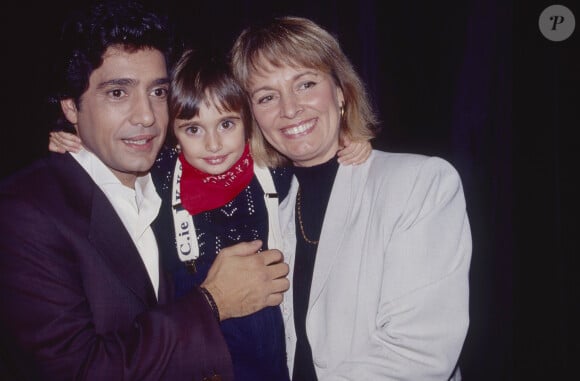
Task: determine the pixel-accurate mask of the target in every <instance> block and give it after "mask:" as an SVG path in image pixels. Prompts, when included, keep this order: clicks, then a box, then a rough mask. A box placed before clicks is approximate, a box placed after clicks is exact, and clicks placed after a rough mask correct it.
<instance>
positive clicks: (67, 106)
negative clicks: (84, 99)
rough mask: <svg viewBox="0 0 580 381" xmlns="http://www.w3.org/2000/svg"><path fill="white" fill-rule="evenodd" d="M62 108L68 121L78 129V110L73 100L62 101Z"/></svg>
mask: <svg viewBox="0 0 580 381" xmlns="http://www.w3.org/2000/svg"><path fill="white" fill-rule="evenodd" d="M60 108H61V109H62V112H63V114H64V116H65V117H66V119H67V120H68V121H69V122H71V123H72V124H74V125H75V127H76V124H77V121H78V115H77V114H78V110H77V105H76V104H75V102H74V100H73V99H72V98H67V99H63V100H62V101H60Z"/></svg>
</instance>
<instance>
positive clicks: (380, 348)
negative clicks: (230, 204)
mask: <svg viewBox="0 0 580 381" xmlns="http://www.w3.org/2000/svg"><path fill="white" fill-rule="evenodd" d="M297 189H298V182H297V180H296V178H294V179H293V181H292V185H291V188H290V192H289V194H288V197H287V198H286V199H285V200H284V201H283V202H282V203H281V205H280V222H281V227H282V236H283V239H284V246H283V250H284V251H283V252H284V254H285V258H286V260H287V262H288V263H289V265H290V274H289V279H290V281H292V277H293V269H294V266H293V264H294V255H295V248H296V229H295V219H294V206H295V200H296V193H297ZM470 259H471V233H470V228H469V221H468V218H467V213H466V206H465V199H464V195H463V190H462V185H461V180H460V178H459V175H458V174H457V172H456V170H455V169H454V168H453V167H452V166H451V165H450V164H449V163H448V162H446V161H444V160H443V159H440V158H437V157H426V156H421V155H413V154H395V153H386V152H381V151H376V150H375V151H373V153H372V154H371V156H370V157H369V159H368V160H367V161H366V162H365V163H364V164H362V165H359V166H340V167H339V169H338V173H337V175H336V179H335V182H334V185H333V188H332V193H331V195H330V200H329V203H328V208H327V211H326V216H325V218H324V223H323V226H322V233H321V236H320V243H319V245H318V251H317V253H316V262H315V265H314V275H313V280H312V287H311V291H310V302H309V305H308V312H307V316H306V331H307V335H308V340H309V342H310V346H311V348H312V355H313V359H314V366H315V369H316V373H317V375H318V379H319V380H320V381H327V380H343V381H344V380H357V381H361V380H370V381H377V380H409V381H431V380H438V381H441V380H448V379H449V377H450V375H451V374H452V372H453V369H454V367H455V366H456V364H457V360H458V357H459V353H460V351H461V348H462V346H463V342H464V339H465V336H466V333H467V328H468V325H469V314H468V299H469V285H468V272H469V264H470ZM292 307H293V302H292V287H291V288H290V290H289V291H288V292H287V293H286V294H285V300H284V302H283V304H282V311H283V314H284V318H285V327H286V345H287V347H286V349H287V351H288V366H289V369H290V372H292V369H293V364H294V351H295V348H296V334H295V329H294V313H293V310H292ZM460 378H461V376H460V374H459V372H457V374H456V376H455V378H454V380H459V379H460Z"/></svg>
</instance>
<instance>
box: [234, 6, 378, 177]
mask: <svg viewBox="0 0 580 381" xmlns="http://www.w3.org/2000/svg"><path fill="white" fill-rule="evenodd" d="M230 55H231V65H232V70H233V73H234V75H235V77H236V78H237V79H238V81H239V82H240V83H241V84H242V86H244V88H245V89H246V90H248V89H249V86H250V79H251V75H252V74H253V73H255V72H256V71H259V70H261V69H263V67H261V66H263V63H264V62H267V63H268V64H270V65H272V66H274V67H282V66H284V65H291V66H295V67H306V68H312V69H316V70H320V71H322V72H325V73H327V74H330V75H331V77H332V78H333V79H334V81H335V83H336V85H337V86H339V87H340V88H341V89H342V92H343V94H344V100H345V104H344V114H343V115H342V117H341V126H340V136H341V139H342V138H344V137H348V138H350V139H351V140H358V141H361V140H370V139H372V138H374V137H375V136H376V133H377V131H378V119H377V116H376V114H375V112H374V110H373V109H372V106H371V102H370V99H369V96H368V94H367V92H366V89H365V86H364V84H363V82H362V80H361V78H360V77H359V75H358V74H357V72H356V71H355V69H354V68H353V65H352V64H351V62H350V60H349V59H348V57H347V56H346V55H345V54H344V52H343V51H342V49H341V48H340V45H339V43H338V40H337V39H336V38H335V37H333V36H332V35H331V34H330V33H329V32H328V31H326V30H325V29H323V28H322V27H320V26H319V25H317V24H316V23H314V22H313V21H311V20H309V19H306V18H301V17H292V16H287V17H279V18H274V19H273V20H271V21H270V22H268V23H266V24H262V25H255V26H251V27H249V28H246V29H245V30H244V31H243V32H242V33H241V34H240V35H239V36H238V38H237V39H236V41H235V43H234V45H233V47H232V50H231V52H230ZM256 127H257V126H256ZM252 149H253V151H252V152H253V153H254V155H256V156H261V155H264V156H265V157H266V158H267V163H268V165H270V166H281V165H285V164H287V163H288V158H286V157H284V156H283V155H281V154H280V153H278V152H277V151H276V150H275V149H274V148H273V147H272V146H271V145H270V144H269V143H268V142H267V141H266V140H265V138H264V136H263V135H262V133H261V132H260V129H259V128H255V131H254V138H253V139H252Z"/></svg>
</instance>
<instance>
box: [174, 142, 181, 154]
mask: <svg viewBox="0 0 580 381" xmlns="http://www.w3.org/2000/svg"><path fill="white" fill-rule="evenodd" d="M175 150H176V151H177V153H179V152H181V146H180V145H179V144H176V145H175Z"/></svg>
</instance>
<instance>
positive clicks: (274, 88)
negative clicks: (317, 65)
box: [248, 64, 344, 167]
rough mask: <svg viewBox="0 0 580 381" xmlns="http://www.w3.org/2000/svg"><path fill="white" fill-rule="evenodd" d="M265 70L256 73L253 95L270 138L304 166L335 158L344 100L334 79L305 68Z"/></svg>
mask: <svg viewBox="0 0 580 381" xmlns="http://www.w3.org/2000/svg"><path fill="white" fill-rule="evenodd" d="M261 67H262V68H264V69H261V70H259V71H254V72H253V73H252V74H251V76H250V86H249V87H250V88H249V89H248V90H249V94H250V97H251V102H252V111H253V113H254V117H255V119H256V122H257V123H258V126H259V127H260V130H261V131H262V133H263V134H264V137H265V138H266V139H267V140H268V142H269V143H270V144H271V145H272V146H273V147H274V148H275V149H276V150H277V151H279V152H280V153H281V154H283V155H284V156H286V157H288V158H289V159H290V160H292V162H293V163H294V165H296V166H299V167H311V166H314V165H317V164H322V163H325V162H327V161H328V160H330V159H331V158H333V157H334V155H335V154H336V152H337V151H338V149H339V127H340V106H341V105H342V104H343V103H344V96H343V93H342V90H341V89H340V88H339V87H338V86H337V85H336V84H335V82H334V80H333V79H332V77H331V76H330V75H328V74H326V73H323V72H321V71H318V70H315V69H310V68H305V67H292V66H288V65H284V66H282V67H274V66H272V65H270V64H265V65H263V66H261Z"/></svg>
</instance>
